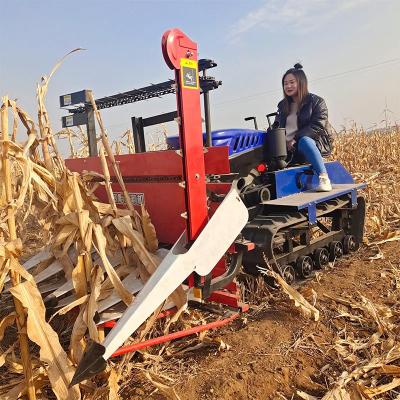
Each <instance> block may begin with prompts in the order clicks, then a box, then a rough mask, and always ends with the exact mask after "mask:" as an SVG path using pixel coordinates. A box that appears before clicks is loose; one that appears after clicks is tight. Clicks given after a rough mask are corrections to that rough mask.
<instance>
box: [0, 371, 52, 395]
mask: <svg viewBox="0 0 400 400" xmlns="http://www.w3.org/2000/svg"><path fill="white" fill-rule="evenodd" d="M47 383H48V377H47V376H46V372H45V370H44V368H43V367H40V368H38V369H36V370H35V371H33V384H34V386H35V390H36V391H38V390H40V389H41V388H42V387H43V386H45V385H46V384H47ZM13 386H14V387H13V388H12V389H10V390H9V391H7V393H4V394H2V395H1V399H2V400H17V399H20V398H21V397H22V396H25V395H26V392H27V386H26V381H25V379H23V380H22V381H20V382H19V383H17V384H13Z"/></svg>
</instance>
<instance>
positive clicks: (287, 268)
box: [282, 265, 296, 285]
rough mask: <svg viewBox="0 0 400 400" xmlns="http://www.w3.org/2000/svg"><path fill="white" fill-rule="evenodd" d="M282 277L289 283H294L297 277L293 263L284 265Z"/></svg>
mask: <svg viewBox="0 0 400 400" xmlns="http://www.w3.org/2000/svg"><path fill="white" fill-rule="evenodd" d="M282 278H283V279H284V280H285V282H286V283H287V284H288V285H292V284H293V282H294V281H295V279H296V274H295V272H294V268H293V267H292V266H291V265H284V266H283V267H282Z"/></svg>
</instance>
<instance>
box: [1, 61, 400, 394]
mask: <svg viewBox="0 0 400 400" xmlns="http://www.w3.org/2000/svg"><path fill="white" fill-rule="evenodd" d="M59 65H60V64H57V66H56V67H55V68H54V69H53V71H52V72H51V74H50V75H49V78H50V77H51V76H52V75H53V73H54V72H55V70H56V69H57V68H58V67H59ZM48 83H49V79H47V78H43V79H42V82H41V84H40V85H38V121H39V122H38V124H36V123H34V122H33V120H32V118H31V117H29V116H28V115H27V114H26V113H25V112H24V111H23V110H22V109H20V108H19V107H18V105H17V104H16V103H15V102H14V101H12V100H9V99H8V98H7V97H4V98H3V99H2V105H1V110H2V112H1V122H2V124H1V152H2V163H1V164H0V166H1V171H0V173H1V181H0V218H1V220H0V290H1V296H2V306H1V307H0V316H1V321H0V352H1V353H0V368H1V369H0V373H1V375H2V377H3V379H2V381H1V384H0V398H1V399H16V398H19V397H22V396H28V397H29V398H30V399H32V398H35V396H36V397H37V398H54V396H55V397H56V398H57V399H80V398H85V399H90V398H110V399H117V398H119V397H118V396H119V394H118V393H120V392H121V391H123V389H124V388H125V387H127V386H129V384H131V383H130V382H129V379H130V378H129V377H130V376H131V373H132V371H133V370H135V371H136V372H138V371H139V372H140V374H141V375H142V377H143V379H145V380H147V382H149V384H151V385H152V387H153V388H155V390H157V391H158V392H160V393H163V394H164V396H166V397H167V398H173V399H178V398H179V397H178V395H177V394H176V392H175V390H174V389H173V388H172V387H171V385H172V384H173V383H174V380H173V379H172V378H170V377H168V376H166V375H165V374H163V369H162V368H161V367H160V361H162V360H168V359H170V358H171V357H175V356H181V355H183V354H185V353H189V352H190V351H192V350H194V349H197V348H199V347H201V346H204V345H210V344H216V345H217V346H218V347H219V348H220V349H227V348H229V346H228V345H226V344H225V343H224V342H223V341H222V340H221V339H214V340H211V339H210V338H207V337H205V335H204V334H201V335H200V336H199V337H198V338H197V339H195V340H194V341H191V342H188V343H186V344H184V345H183V346H181V347H179V348H177V347H173V346H166V347H165V346H163V347H162V348H161V349H160V348H159V349H157V351H158V353H156V354H154V353H152V354H150V353H146V352H142V353H141V358H140V361H138V360H137V359H135V361H132V355H126V356H124V357H122V358H120V359H118V361H117V362H114V363H110V368H109V369H108V370H107V371H106V372H105V373H104V374H103V375H102V376H100V377H98V378H96V380H95V381H92V382H90V381H87V382H83V383H82V384H81V385H80V386H79V387H78V386H75V387H73V388H69V387H68V385H69V382H70V381H71V378H72V375H73V373H74V371H75V368H76V365H77V364H78V363H79V361H80V359H81V357H82V355H83V352H84V350H85V347H86V345H87V343H88V341H89V340H94V341H98V342H101V341H102V339H103V337H104V332H103V331H102V330H101V329H99V328H98V326H97V325H96V323H95V320H96V321H97V319H98V317H100V320H101V321H106V320H107V319H114V318H115V317H118V316H119V315H120V314H121V312H122V311H123V310H124V307H125V306H124V304H125V305H128V304H129V303H130V302H131V301H132V299H133V297H134V296H135V293H137V292H138V291H139V290H140V289H141V287H142V285H143V284H144V283H145V282H146V281H147V280H148V279H149V277H150V276H151V274H152V273H153V272H154V270H155V269H156V268H157V265H158V264H159V263H160V260H161V257H162V254H160V253H158V252H157V247H158V242H157V238H156V234H155V230H154V226H153V225H152V224H151V220H150V216H149V215H148V213H147V211H146V209H145V208H144V207H142V209H141V212H140V214H138V213H137V211H135V210H134V208H133V206H132V205H131V204H130V198H129V196H126V203H127V205H128V208H127V209H118V208H117V207H116V205H115V202H114V200H113V195H112V191H111V186H110V173H109V169H110V168H113V169H114V173H115V175H116V176H117V177H118V178H119V180H120V184H121V187H122V188H123V181H122V177H121V174H120V172H119V170H118V165H117V164H116V163H115V160H114V157H113V150H112V146H111V145H110V143H109V142H108V138H107V135H106V132H105V130H104V128H103V124H102V121H101V116H100V114H99V113H98V112H96V116H97V120H98V123H99V126H100V128H101V138H100V140H99V141H101V146H100V157H101V161H102V167H103V174H102V175H101V176H99V175H98V174H96V183H94V184H93V185H92V183H91V179H92V177H93V176H94V175H93V173H90V172H87V173H85V174H83V175H81V176H80V175H78V174H76V173H71V172H70V171H68V169H67V168H66V166H65V164H64V161H63V159H62V157H61V156H60V154H59V153H58V150H57V146H56V141H55V137H59V138H62V137H66V138H68V140H69V145H70V151H71V156H72V157H80V156H86V155H87V141H86V139H85V135H84V133H83V132H82V131H80V132H79V133H75V132H73V131H70V130H66V131H63V132H61V133H59V134H56V135H53V132H52V129H51V125H50V120H49V117H48V114H47V111H46V108H45V96H46V92H47V87H48ZM17 134H18V137H23V136H22V135H26V138H25V140H23V141H22V142H19V141H17ZM74 139H77V140H78V141H79V144H78V149H77V150H76V149H75V145H74ZM124 140H125V141H126V142H124ZM399 142H400V131H399V130H398V129H393V130H392V131H391V132H390V133H368V134H367V133H365V132H345V133H343V134H340V135H339V136H338V137H337V140H336V142H335V146H336V148H335V153H334V155H333V158H335V159H338V160H339V161H341V162H342V163H343V164H344V165H345V166H346V167H347V168H348V169H349V170H350V171H351V172H352V173H353V174H354V175H355V176H356V178H357V180H359V181H366V182H368V183H369V186H368V188H367V189H366V191H365V195H366V198H367V204H368V215H367V221H366V227H367V233H366V243H367V244H368V245H369V246H371V248H373V249H376V251H377V257H379V254H381V252H380V247H379V246H380V245H382V244H383V243H385V242H387V241H396V240H400V222H399V221H400V191H399V190H400V189H399V185H398V184H397V179H398V176H399V175H400V170H399V164H398V160H399V157H400V146H398V143H399ZM114 148H115V151H114V153H121V152H123V151H124V149H126V152H128V153H132V152H133V151H134V149H133V142H132V136H131V132H130V131H127V132H126V133H125V134H124V135H123V137H122V138H121V140H120V141H116V142H114ZM99 178H101V180H102V182H101V183H100V184H102V185H104V186H105V188H106V190H107V193H108V200H109V203H108V204H105V203H100V202H99V201H98V200H97V199H96V198H95V196H94V195H93V191H94V187H95V185H98V184H99V182H98V180H99ZM388 193H390V201H389V199H388ZM13 221H14V222H13ZM13 223H14V225H15V228H13ZM23 260H28V261H27V262H25V264H24V265H22V264H23ZM399 276H400V275H399ZM399 279H400V278H399ZM55 290H56V291H55ZM54 291H55V292H54ZM296 293H297V292H296V291H294V290H290V293H289V295H290V298H292V299H295V301H297V302H298V303H299V304H300V305H301V307H300V308H302V309H303V311H304V309H309V310H312V313H313V315H314V319H315V320H317V319H318V318H316V317H315V315H317V313H318V310H316V309H315V308H314V307H313V306H314V304H313V305H312V306H311V305H309V304H308V303H307V301H306V300H305V299H304V298H303V297H301V298H300V297H299V298H297V297H296V296H297V295H296ZM57 296H58V297H57ZM304 297H307V296H304ZM357 298H358V301H355V300H354V299H343V298H333V299H330V300H331V301H333V302H336V303H337V304H338V307H339V308H338V309H340V311H341V315H340V318H348V319H350V320H353V321H354V320H356V321H358V322H359V323H362V324H364V325H365V326H367V327H368V329H367V330H366V332H367V333H366V334H365V335H364V336H362V337H357V338H348V337H341V336H339V337H338V339H337V342H336V343H335V346H334V351H336V352H337V354H338V356H339V357H341V359H343V362H344V364H345V365H347V366H348V368H347V369H346V371H345V372H343V374H342V376H341V378H340V379H339V380H338V381H337V382H336V383H335V385H334V386H333V389H332V390H331V391H329V392H328V393H327V394H326V395H325V396H324V397H323V399H324V400H328V399H346V398H349V399H350V398H351V399H353V398H355V399H370V398H374V397H375V398H377V397H376V396H379V395H380V394H382V393H386V392H388V391H390V390H392V389H394V388H396V387H398V386H400V367H399V366H398V365H399V364H400V363H399V360H400V342H399V340H398V339H399V338H398V334H399V332H398V330H397V328H396V327H397V325H398V322H399V321H398V313H397V312H396V311H393V310H391V309H388V308H387V307H386V306H384V305H376V304H372V303H371V302H370V301H369V300H368V299H367V298H366V297H364V296H361V295H359V296H358V297H357ZM13 299H14V302H13V301H12V300H13ZM296 299H297V300H296ZM44 300H45V302H46V306H47V309H52V314H53V315H52V316H51V318H49V315H46V307H45V305H44ZM169 303H170V304H172V303H173V304H175V305H176V306H177V308H178V309H180V310H183V309H184V307H185V303H186V294H185V288H184V287H180V288H178V289H177V290H176V291H175V292H174V293H173V294H172V295H171V298H170V300H169ZM304 305H305V306H304ZM155 317H156V316H154V317H153V318H151V319H150V320H149V321H148V322H147V323H146V324H145V326H143V327H142V329H141V330H140V331H139V332H138V334H137V335H136V336H134V337H133V338H132V339H131V341H137V340H142V339H143V338H144V337H148V336H151V335H154V334H156V333H166V332H167V330H168V329H169V327H170V324H169V322H171V321H168V320H167V321H166V322H165V323H163V322H161V321H157V322H155V321H156V318H155ZM205 318H207V314H205V313H199V312H197V311H191V312H189V311H185V312H184V313H183V314H181V315H180V316H179V315H178V316H177V317H175V319H174V320H173V321H172V322H174V323H175V325H176V326H177V327H178V328H180V329H182V328H186V327H190V326H193V325H199V324H203V323H205ZM13 326H15V327H17V329H18V330H17V331H16V330H15V328H14V331H13V330H12V327H13ZM16 332H17V333H16ZM25 334H27V336H28V338H29V340H30V342H29V343H27V340H26V337H25V339H24V335H25ZM18 336H19V340H18V339H17V338H18ZM34 344H35V345H34ZM36 345H37V346H36ZM27 346H29V347H27ZM25 377H28V379H27V380H25V379H26V378H25ZM298 395H299V396H300V397H301V396H303V397H301V398H310V399H312V398H314V397H312V396H310V395H308V394H306V393H304V392H299V393H298ZM307 396H308V397H307ZM346 396H347V397H346ZM357 396H358V397H357Z"/></svg>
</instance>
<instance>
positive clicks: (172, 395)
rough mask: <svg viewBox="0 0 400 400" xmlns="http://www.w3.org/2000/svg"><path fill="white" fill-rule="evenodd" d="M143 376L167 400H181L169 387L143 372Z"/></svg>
mask: <svg viewBox="0 0 400 400" xmlns="http://www.w3.org/2000/svg"><path fill="white" fill-rule="evenodd" d="M144 376H145V377H146V378H147V379H148V380H149V381H150V382H151V383H152V384H153V385H154V386H155V387H156V388H157V389H158V390H159V391H160V392H161V393H162V394H163V395H165V396H166V397H167V398H168V399H169V400H181V398H180V397H179V396H178V394H177V393H176V391H175V389H174V388H173V387H171V386H168V385H165V384H164V383H161V382H159V381H158V380H157V379H156V378H155V377H154V376H151V375H150V373H149V372H147V371H146V372H145V373H144Z"/></svg>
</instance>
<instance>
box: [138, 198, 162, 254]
mask: <svg viewBox="0 0 400 400" xmlns="http://www.w3.org/2000/svg"><path fill="white" fill-rule="evenodd" d="M140 206H141V211H142V228H143V234H144V237H145V239H146V245H147V248H148V249H149V251H150V252H152V253H155V252H156V251H157V249H158V239H157V233H156V229H155V227H154V225H153V223H152V222H151V219H150V215H149V213H148V212H147V210H146V208H145V206H144V204H141V205H140Z"/></svg>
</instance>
